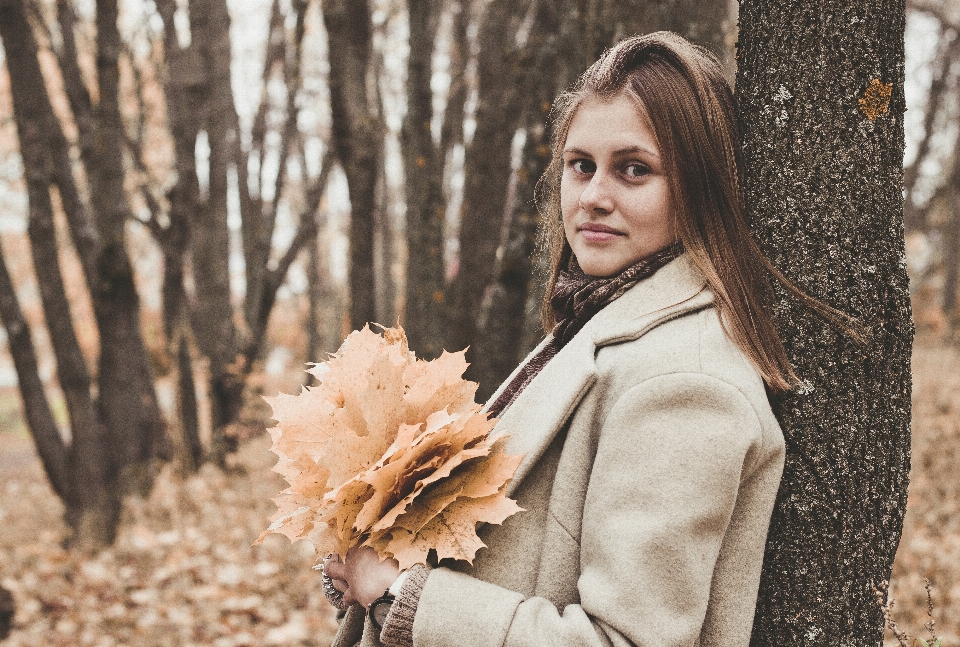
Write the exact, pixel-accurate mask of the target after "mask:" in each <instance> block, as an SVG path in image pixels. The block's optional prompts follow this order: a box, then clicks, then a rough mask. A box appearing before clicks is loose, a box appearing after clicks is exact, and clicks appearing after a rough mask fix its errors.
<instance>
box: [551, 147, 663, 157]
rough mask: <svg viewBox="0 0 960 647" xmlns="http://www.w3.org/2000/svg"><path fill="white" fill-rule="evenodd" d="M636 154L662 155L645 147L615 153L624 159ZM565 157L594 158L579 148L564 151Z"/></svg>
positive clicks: (615, 155)
mask: <svg viewBox="0 0 960 647" xmlns="http://www.w3.org/2000/svg"><path fill="white" fill-rule="evenodd" d="M636 153H643V154H644V155H650V156H652V157H656V158H658V159H659V158H660V154H659V153H657V152H656V151H653V150H650V149H649V148H645V147H643V146H627V147H626V148H618V149H617V150H615V151H613V156H614V157H624V156H626V155H634V154H636ZM563 154H564V155H582V156H583V157H593V155H591V154H590V153H588V152H587V151H585V150H583V149H582V148H577V147H576V146H571V147H569V148H564V149H563Z"/></svg>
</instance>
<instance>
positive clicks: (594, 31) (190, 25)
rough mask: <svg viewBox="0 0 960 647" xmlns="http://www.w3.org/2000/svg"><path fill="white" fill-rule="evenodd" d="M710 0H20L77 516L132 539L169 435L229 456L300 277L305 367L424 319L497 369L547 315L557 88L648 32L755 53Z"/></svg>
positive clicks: (83, 538) (26, 393) (8, 42)
mask: <svg viewBox="0 0 960 647" xmlns="http://www.w3.org/2000/svg"><path fill="white" fill-rule="evenodd" d="M707 4H709V7H710V8H709V9H706V10H705V9H704V8H703V7H702V6H701V3H696V2H692V1H687V2H667V1H666V0H664V1H662V2H632V1H631V2H610V1H605V0H604V1H601V0H589V1H587V0H551V1H541V0H523V1H520V2H514V1H509V2H508V1H504V0H472V1H470V0H409V2H402V1H400V0H364V1H362V2H358V1H347V0H323V1H322V2H313V3H311V2H308V1H307V0H293V1H292V2H289V1H281V0H273V1H272V2H270V1H269V0H265V1H264V2H258V3H234V4H228V3H227V1H226V0H190V1H189V2H176V1H175V0H156V1H155V2H147V1H144V2H133V3H126V4H122V5H121V4H118V3H117V1H116V0H96V2H93V3H85V4H82V3H75V2H73V1H72V0H0V23H2V30H0V35H2V39H3V47H4V52H5V59H4V63H5V72H6V74H7V75H8V77H9V85H8V86H7V88H6V90H5V91H6V93H7V96H8V101H9V102H10V107H12V110H11V111H10V112H9V113H8V116H7V118H8V119H11V120H12V123H7V125H6V128H7V130H6V131H5V133H6V134H9V135H15V136H16V137H17V140H16V141H17V143H18V146H10V145H8V146H7V148H8V151H7V153H8V154H9V155H16V153H17V152H19V158H20V160H22V161H21V163H22V168H23V173H22V177H20V178H11V179H12V180H13V181H12V182H11V184H10V186H8V187H7V190H8V191H12V192H17V191H25V193H26V195H27V204H26V205H25V206H26V207H27V208H26V209H25V211H26V213H27V214H29V215H28V216H27V217H26V218H25V217H24V215H26V214H23V212H21V214H22V215H14V214H12V213H11V214H7V215H6V216H5V217H6V218H7V219H8V220H9V221H10V222H11V223H13V222H15V221H19V222H20V223H21V224H20V225H19V227H21V228H22V227H23V225H22V223H23V222H26V223H27V227H26V233H27V239H28V241H29V250H30V258H31V260H32V266H33V273H34V276H33V277H31V276H30V273H29V268H28V267H23V266H20V267H15V268H14V270H15V271H13V272H11V271H9V270H8V268H7V267H6V265H0V305H2V312H0V316H2V318H3V321H4V324H5V326H6V330H7V335H8V343H9V347H10V350H11V355H12V357H13V360H14V364H15V370H16V373H17V379H18V383H19V385H20V388H21V392H22V397H23V402H24V409H25V414H26V418H27V419H28V421H29V427H30V430H31V433H32V434H33V435H34V439H35V442H36V445H37V448H38V451H39V453H40V455H41V457H42V458H43V461H44V465H45V468H46V470H47V473H48V475H49V477H50V481H51V484H52V485H53V487H54V489H55V491H56V492H57V494H58V495H59V496H60V497H61V498H62V499H63V501H64V503H65V505H66V507H67V519H68V521H69V522H70V524H71V526H72V527H74V529H75V531H76V539H77V540H78V541H80V542H81V543H90V544H92V545H97V544H103V543H109V541H111V538H112V536H113V531H114V529H115V527H116V523H117V519H118V514H119V510H120V501H121V498H122V496H123V495H124V494H127V493H141V494H142V493H144V492H146V491H148V490H149V487H150V478H151V474H152V468H151V465H152V461H153V460H154V459H156V458H161V459H173V460H175V461H176V463H177V464H178V465H179V466H180V469H181V470H183V471H185V472H189V471H191V470H194V469H196V468H197V466H198V465H199V464H200V462H202V461H204V460H211V461H214V462H215V463H217V464H219V465H221V466H223V465H225V464H226V456H227V455H228V454H229V452H230V450H231V449H232V448H233V445H234V444H235V442H236V438H237V435H238V433H240V434H242V433H243V427H242V424H241V425H238V422H239V421H240V418H241V415H242V409H243V405H244V402H245V392H246V393H247V394H249V392H250V389H251V388H252V389H253V390H254V391H255V390H256V389H257V388H258V385H259V384H261V381H260V379H259V376H260V375H262V373H263V370H264V366H265V363H269V362H268V360H269V359H270V357H271V355H272V353H274V352H275V351H276V348H274V347H273V346H272V345H271V343H270V341H269V340H268V338H269V335H270V332H269V323H270V319H271V314H272V313H274V311H275V309H276V305H277V302H278V299H281V300H284V299H285V300H286V301H287V302H288V306H287V310H288V311H289V310H290V306H289V302H293V303H295V304H296V305H295V306H293V308H292V309H293V310H294V312H295V314H294V315H293V319H292V323H293V328H294V330H293V332H292V334H293V335H294V336H299V337H301V338H302V340H303V341H302V342H298V343H297V347H296V349H295V351H294V352H295V353H296V357H295V358H293V359H290V360H289V364H291V365H292V366H291V368H292V367H293V365H296V364H301V365H302V363H303V362H306V361H310V360H320V359H322V357H323V353H324V352H329V351H332V350H335V349H336V347H337V346H338V345H339V341H340V339H341V338H342V336H343V335H344V334H345V333H346V332H348V331H349V330H350V329H352V328H358V327H361V326H363V325H364V324H366V323H368V322H382V323H385V324H392V323H393V322H394V321H396V320H397V319H399V320H400V322H401V323H402V324H403V325H404V326H405V328H406V329H407V331H408V334H409V336H410V339H411V342H412V347H413V348H414V349H415V350H417V352H418V353H419V354H421V355H423V356H425V357H435V356H437V355H439V354H440V352H441V351H442V350H443V349H450V350H455V349H462V348H464V347H468V346H469V347H470V354H469V357H470V359H471V361H473V362H474V364H473V366H472V368H471V374H470V377H472V378H473V379H476V380H478V381H479V382H480V384H481V386H480V397H485V396H486V395H487V394H489V393H491V392H492V390H493V389H494V388H495V387H496V385H497V384H498V383H499V382H500V381H501V380H502V379H503V378H505V377H506V376H507V374H508V373H509V372H510V371H511V370H512V369H513V367H514V366H516V364H517V363H518V362H519V360H520V359H522V357H523V356H524V354H525V353H526V352H527V351H528V350H529V349H530V348H532V346H533V345H534V344H535V343H536V342H537V341H538V335H540V334H541V333H540V332H539V330H538V327H539V324H538V320H537V319H538V300H539V297H540V295H539V294H536V293H535V290H534V288H533V286H534V284H535V281H534V280H533V274H534V269H535V268H534V265H535V262H534V249H535V236H536V227H537V219H538V215H537V211H536V209H535V207H534V205H533V201H532V200H533V189H534V185H535V183H536V180H537V178H539V176H540V175H541V173H542V172H543V169H544V168H545V165H546V164H547V162H548V161H549V160H548V157H549V136H550V133H549V132H548V130H547V128H546V118H547V115H548V113H549V107H550V103H551V101H552V99H553V98H554V97H555V96H556V95H557V93H558V92H559V91H560V90H562V89H563V88H564V87H566V86H567V85H569V84H570V83H571V82H572V81H573V79H574V78H575V75H576V74H578V73H579V72H580V71H581V70H582V69H583V68H584V67H585V66H586V65H587V64H588V63H589V62H591V61H592V60H594V59H595V58H596V56H597V55H598V54H599V53H600V52H601V51H602V50H603V49H604V48H605V47H608V46H610V45H611V44H612V43H614V42H615V41H616V40H618V39H619V38H621V37H623V36H624V35H627V34H632V33H636V32H645V31H651V30H656V29H674V30H677V31H680V32H681V33H685V34H687V35H688V36H691V37H693V38H697V39H699V40H700V41H702V42H704V44H706V45H707V46H709V47H711V48H712V49H713V50H714V51H715V52H716V53H717V54H718V55H719V56H721V57H722V58H724V59H726V60H728V61H729V60H731V55H730V47H731V44H732V38H733V34H732V31H731V30H732V27H733V25H734V18H733V17H732V16H731V14H730V6H729V5H727V4H725V3H722V2H721V3H707ZM247 11H250V12H256V13H257V15H258V16H259V20H251V19H250V17H249V16H247V15H245V14H246V12H247ZM231 12H232V13H231ZM237 12H241V14H242V15H238V14H237ZM250 40H253V41H254V42H258V43H259V45H257V46H253V47H251V46H250ZM251 70H253V71H251ZM10 226H11V227H12V228H14V229H16V227H17V225H15V224H11V225H10ZM143 250H147V251H146V253H144V252H143ZM13 255H15V252H13V251H11V249H10V245H8V246H7V249H6V250H5V255H4V258H6V259H11V258H12V256H13ZM78 270H79V275H77V274H76V272H77V271H78ZM291 273H292V274H291ZM25 284H33V285H36V286H38V287H39V295H40V304H39V306H40V309H39V311H40V313H42V317H40V318H37V317H33V319H32V320H29V317H26V316H25V314H24V306H23V305H22V304H21V301H23V299H24V297H23V294H24V288H23V286H24V285H25ZM26 298H27V299H28V300H29V299H30V297H29V296H27V297H26ZM31 307H32V306H30V305H28V310H29V309H30V308H31ZM91 314H92V316H89V315H91ZM28 320H29V321H28ZM286 321H287V325H288V326H289V325H290V323H291V319H290V316H289V315H287V319H286ZM40 330H44V331H45V333H46V334H45V335H44V336H43V337H44V338H45V339H48V340H49V342H50V347H51V348H52V351H53V352H52V361H46V362H45V360H44V359H43V356H44V353H45V352H46V351H45V349H44V348H41V349H39V350H38V349H37V348H36V347H35V344H34V343H33V338H34V337H36V336H37V334H38V331H40ZM38 353H39V356H38ZM44 366H49V367H51V368H52V372H50V373H49V374H45V373H44V371H45V370H48V369H44V368H43V367H44ZM158 393H159V396H158ZM61 399H62V402H63V403H64V404H65V410H66V416H62V415H60V416H59V418H58V414H57V413H56V412H57V411H58V409H59V408H60V406H61V405H60V402H61ZM160 402H163V403H165V406H164V407H163V410H162V411H161V407H160V405H159V403H160Z"/></svg>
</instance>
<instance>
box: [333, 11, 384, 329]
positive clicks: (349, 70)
mask: <svg viewBox="0 0 960 647" xmlns="http://www.w3.org/2000/svg"><path fill="white" fill-rule="evenodd" d="M322 6H323V22H324V25H325V26H326V29H327V41H328V43H329V47H328V51H329V52H330V54H329V55H330V104H331V106H330V107H331V112H332V118H333V147H334V149H335V150H336V151H337V156H338V157H339V158H340V164H341V165H342V166H343V170H344V172H345V173H346V175H347V186H348V191H349V194H350V278H349V283H350V324H351V326H352V327H353V328H360V327H362V326H363V325H364V324H366V323H367V322H372V321H375V320H376V298H375V290H374V272H373V237H374V226H373V216H374V211H375V209H376V194H377V179H378V177H379V172H378V168H379V165H380V164H382V159H381V149H382V141H383V127H382V124H381V122H380V110H379V106H377V105H376V93H375V92H374V91H373V88H372V87H370V86H371V85H372V84H370V83H368V72H369V68H370V61H371V56H372V47H373V41H372V31H371V24H370V6H369V2H368V0H323V4H322Z"/></svg>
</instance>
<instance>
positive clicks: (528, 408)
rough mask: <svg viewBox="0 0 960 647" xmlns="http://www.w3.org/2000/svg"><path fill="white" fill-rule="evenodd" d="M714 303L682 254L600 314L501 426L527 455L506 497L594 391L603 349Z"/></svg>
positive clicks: (512, 447) (515, 449) (513, 446)
mask: <svg viewBox="0 0 960 647" xmlns="http://www.w3.org/2000/svg"><path fill="white" fill-rule="evenodd" d="M712 304H713V294H712V293H711V292H710V290H708V289H705V281H704V279H703V276H702V275H701V274H700V272H699V270H698V269H697V268H696V266H695V265H694V264H693V261H692V260H690V255H689V254H683V255H682V256H680V257H679V258H677V259H676V260H674V261H672V262H670V263H669V264H667V265H666V266H664V267H662V268H661V269H660V270H659V271H658V272H657V273H656V274H654V275H653V276H652V277H650V278H649V279H646V280H644V281H641V282H640V283H638V284H637V285H635V286H634V287H632V288H631V289H630V290H628V291H627V292H625V293H624V294H623V295H621V296H620V297H619V298H618V299H616V300H615V301H613V302H612V303H610V304H609V305H608V306H606V307H605V308H604V309H603V310H601V311H600V312H599V313H597V314H596V315H595V316H594V317H593V319H591V320H590V321H589V322H588V323H587V325H586V326H584V328H583V330H581V331H580V332H579V333H577V335H575V336H574V338H573V339H571V340H570V342H569V343H568V344H567V345H566V346H564V347H563V348H562V349H560V352H559V353H557V355H556V356H555V357H554V358H553V359H552V360H550V361H549V362H548V363H547V365H546V366H544V367H543V369H542V370H541V371H540V373H539V374H537V376H536V377H535V378H534V379H533V380H532V381H531V382H530V384H528V385H527V387H526V388H525V389H524V390H523V392H521V393H520V395H519V396H517V399H516V400H515V401H514V402H513V404H512V405H510V407H509V408H508V409H507V410H506V411H505V412H504V414H503V416H502V417H501V418H500V421H499V422H498V423H497V426H496V429H495V431H494V433H495V434H497V435H500V434H508V435H509V436H510V439H509V440H508V441H507V452H508V453H510V454H522V455H523V460H522V462H521V463H520V466H519V467H518V468H517V471H516V473H515V474H514V477H513V480H512V481H511V482H510V483H509V485H508V486H507V496H510V495H512V494H513V492H514V491H515V490H516V489H517V487H518V486H519V485H520V483H522V482H523V479H524V478H525V477H526V476H527V474H529V473H530V470H531V469H532V468H533V466H534V465H536V463H537V461H538V460H539V459H540V456H542V455H543V452H544V451H545V450H546V449H547V447H549V445H550V443H551V442H552V441H553V439H554V437H555V436H556V435H557V432H558V431H559V430H560V429H561V428H562V427H563V425H564V423H565V422H566V420H567V418H568V417H569V416H570V414H571V413H572V412H573V410H574V409H575V408H576V407H577V405H578V404H579V403H580V400H581V399H582V398H583V396H584V394H586V393H587V391H589V390H590V387H591V386H593V383H594V382H595V381H596V378H597V366H596V362H595V358H596V352H597V349H598V348H600V347H602V346H606V345H610V344H616V343H620V342H624V341H628V340H632V339H637V338H638V337H640V336H642V335H643V334H645V333H646V332H647V331H649V330H650V329H652V328H654V327H655V326H657V325H659V324H660V323H663V322H664V321H668V320H670V319H673V318H675V317H679V316H681V315H683V314H685V313H687V312H692V311H694V310H700V309H702V308H705V307H709V306H710V305H712ZM546 342H547V340H544V341H543V342H542V343H541V344H540V345H539V346H538V347H537V348H536V349H534V351H533V352H532V353H531V354H530V355H529V356H528V357H527V360H529V359H530V358H531V357H533V356H534V355H536V353H538V352H539V350H540V349H541V348H542V347H543V346H544V345H545V344H546ZM527 360H525V361H524V364H525V363H526V361H527ZM522 365H523V364H521V366H522ZM517 371H519V367H518V369H517ZM517 371H514V374H513V375H511V376H510V377H508V378H507V380H506V381H505V382H504V383H503V385H501V386H500V388H499V389H497V392H496V393H494V395H493V396H492V397H491V398H490V400H489V401H488V403H489V402H494V401H495V399H496V398H497V396H498V395H499V394H500V391H501V390H502V389H503V388H505V386H506V385H507V384H509V383H510V381H511V380H512V379H513V377H514V375H515V374H516V373H517Z"/></svg>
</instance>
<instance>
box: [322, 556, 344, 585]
mask: <svg viewBox="0 0 960 647" xmlns="http://www.w3.org/2000/svg"><path fill="white" fill-rule="evenodd" d="M323 572H324V573H326V574H327V575H329V576H330V579H332V580H345V579H346V574H347V565H346V564H344V563H343V562H341V561H340V557H339V556H337V555H333V556H328V557H327V558H326V559H325V560H323Z"/></svg>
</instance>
